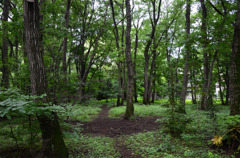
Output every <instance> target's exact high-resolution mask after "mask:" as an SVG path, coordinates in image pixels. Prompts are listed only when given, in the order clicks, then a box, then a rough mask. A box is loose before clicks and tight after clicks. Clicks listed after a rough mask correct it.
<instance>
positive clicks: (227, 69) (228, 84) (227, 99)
mask: <svg viewBox="0 0 240 158" xmlns="http://www.w3.org/2000/svg"><path fill="white" fill-rule="evenodd" d="M228 71H229V66H228V65H226V75H225V81H226V102H225V105H228V104H229V89H230V83H229V73H228Z"/></svg>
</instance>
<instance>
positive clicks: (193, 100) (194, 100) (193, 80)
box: [190, 69, 197, 104]
mask: <svg viewBox="0 0 240 158" xmlns="http://www.w3.org/2000/svg"><path fill="white" fill-rule="evenodd" d="M190 72H191V93H192V103H193V104H197V94H196V85H195V84H196V83H195V81H196V79H195V72H194V69H192V70H191V71H190Z"/></svg>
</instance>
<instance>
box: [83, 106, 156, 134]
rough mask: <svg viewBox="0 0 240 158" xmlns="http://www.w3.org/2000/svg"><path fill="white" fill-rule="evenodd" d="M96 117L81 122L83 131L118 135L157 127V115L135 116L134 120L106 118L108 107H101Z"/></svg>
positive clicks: (152, 129)
mask: <svg viewBox="0 0 240 158" xmlns="http://www.w3.org/2000/svg"><path fill="white" fill-rule="evenodd" d="M101 108H102V110H101V111H100V112H99V114H98V117H97V118H96V119H94V120H93V121H91V122H85V123H83V133H85V134H93V135H95V136H107V137H112V138H113V137H118V136H121V135H131V134H134V133H141V132H147V131H154V130H157V129H158V128H159V123H157V122H155V121H156V119H158V118H159V117H152V116H151V117H137V118H135V119H134V120H125V119H122V118H121V119H115V118H108V111H109V110H110V108H108V107H106V106H102V107H101Z"/></svg>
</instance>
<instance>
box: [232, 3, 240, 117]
mask: <svg viewBox="0 0 240 158" xmlns="http://www.w3.org/2000/svg"><path fill="white" fill-rule="evenodd" d="M239 59H240V1H239V0H238V5H237V13H236V22H235V26H234V37H233V45H232V55H231V65H230V115H240V60H239Z"/></svg>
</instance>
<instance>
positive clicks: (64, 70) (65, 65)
mask: <svg viewBox="0 0 240 158" xmlns="http://www.w3.org/2000/svg"><path fill="white" fill-rule="evenodd" d="M70 5H71V0H67V6H66V11H65V28H66V29H68V25H69V14H70ZM67 41H68V38H67V34H66V36H65V37H64V40H63V55H62V61H63V65H62V69H63V74H64V76H65V81H66V80H67V79H66V75H67V57H66V54H67Z"/></svg>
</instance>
